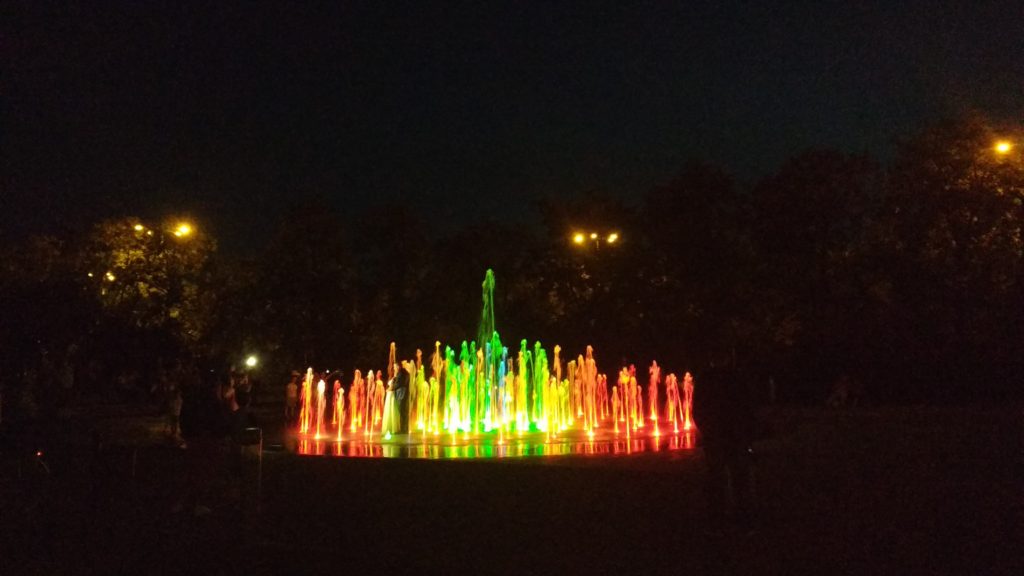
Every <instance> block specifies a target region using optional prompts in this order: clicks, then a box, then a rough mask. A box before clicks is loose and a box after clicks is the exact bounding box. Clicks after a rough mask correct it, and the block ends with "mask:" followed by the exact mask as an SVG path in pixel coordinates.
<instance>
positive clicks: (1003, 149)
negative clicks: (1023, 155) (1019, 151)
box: [995, 140, 1013, 154]
mask: <svg viewBox="0 0 1024 576" xmlns="http://www.w3.org/2000/svg"><path fill="white" fill-rule="evenodd" d="M995 149H996V153H997V154H1009V153H1010V150H1012V149H1013V144H1012V143H1011V142H1010V141H1009V140H1000V141H998V142H996V145H995Z"/></svg>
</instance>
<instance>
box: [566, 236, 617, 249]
mask: <svg viewBox="0 0 1024 576" xmlns="http://www.w3.org/2000/svg"><path fill="white" fill-rule="evenodd" d="M588 240H589V241H590V242H593V244H594V248H595V249H597V248H600V246H601V243H602V242H604V243H605V244H615V243H616V242H618V241H619V240H621V237H620V236H619V233H618V232H609V233H608V234H607V235H604V234H603V233H598V232H576V233H574V234H573V236H572V242H573V244H575V245H577V246H583V245H584V244H586V242H587V241H588Z"/></svg>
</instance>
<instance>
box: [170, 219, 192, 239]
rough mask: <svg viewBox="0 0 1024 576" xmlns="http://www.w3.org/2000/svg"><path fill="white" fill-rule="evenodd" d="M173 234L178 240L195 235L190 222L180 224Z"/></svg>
mask: <svg viewBox="0 0 1024 576" xmlns="http://www.w3.org/2000/svg"><path fill="white" fill-rule="evenodd" d="M173 232H174V236H177V237H178V238H184V237H186V236H189V235H191V233H193V228H191V224H189V223H188V222H178V225H177V227H175V228H174V231H173Z"/></svg>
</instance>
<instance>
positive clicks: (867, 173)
mask: <svg viewBox="0 0 1024 576" xmlns="http://www.w3.org/2000/svg"><path fill="white" fill-rule="evenodd" d="M883 193H884V178H883V172H882V170H881V167H880V166H879V165H878V164H876V163H875V162H873V161H872V160H871V159H870V158H868V157H866V156H857V155H847V154H843V153H841V152H838V151H833V150H812V151H807V152H804V153H803V154H800V155H798V156H796V157H794V158H791V159H790V160H788V161H786V162H785V164H783V166H782V167H781V168H780V169H779V170H778V171H777V172H776V173H775V174H772V175H770V176H768V177H767V178H764V179H762V180H761V181H760V182H759V183H758V184H757V186H755V188H754V194H753V201H754V207H755V208H754V209H755V213H756V224H755V226H754V231H755V243H756V246H757V250H758V255H759V258H758V261H759V284H760V286H761V288H762V294H763V298H762V301H763V302H770V303H771V309H769V310H767V312H768V318H769V324H776V325H777V326H778V328H780V329H781V332H776V333H775V334H774V336H775V337H774V338H773V339H774V340H775V343H776V344H788V346H775V348H774V350H773V353H772V356H773V357H775V358H777V359H778V358H780V357H785V356H786V354H787V352H788V353H789V354H791V355H792V358H791V361H790V362H791V363H792V364H793V365H794V366H800V367H802V369H801V370H799V372H802V375H796V374H794V377H795V378H796V379H797V381H800V380H803V381H804V383H805V384H807V385H808V386H807V388H806V389H805V390H803V393H804V394H807V395H810V396H820V395H823V394H824V393H825V390H823V387H824V386H826V385H828V384H830V383H831V381H833V380H834V379H835V378H837V377H839V376H841V375H843V374H852V375H853V376H855V377H859V378H865V379H868V380H870V381H874V380H875V378H874V376H875V374H873V373H872V368H874V367H875V366H877V365H878V364H879V362H880V358H879V357H878V352H879V350H878V348H877V346H876V345H875V343H876V341H877V338H878V336H879V333H880V332H881V331H882V326H883V325H884V322H885V318H884V316H885V307H886V306H885V304H886V296H887V293H888V291H889V289H888V286H889V284H888V275H887V274H888V270H886V269H885V267H884V263H885V262H884V260H883V259H881V257H882V254H881V253H880V251H879V250H878V248H879V244H878V242H879V240H880V238H881V235H882V234H881V232H882V226H881V225H880V217H881V202H882V200H883ZM767 328H768V329H769V330H773V327H771V326H768V327H767ZM787 348H788V350H787Z"/></svg>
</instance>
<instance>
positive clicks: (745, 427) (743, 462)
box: [693, 361, 755, 532]
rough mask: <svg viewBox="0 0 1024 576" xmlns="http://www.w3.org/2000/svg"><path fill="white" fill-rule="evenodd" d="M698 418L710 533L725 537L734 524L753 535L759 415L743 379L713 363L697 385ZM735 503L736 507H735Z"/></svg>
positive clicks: (695, 412) (726, 366) (723, 365)
mask: <svg viewBox="0 0 1024 576" xmlns="http://www.w3.org/2000/svg"><path fill="white" fill-rule="evenodd" d="M693 390H694V401H693V416H694V419H695V420H696V424H697V427H698V429H699V430H700V435H701V436H700V437H701V443H702V445H703V449H704V460H705V463H706V465H707V483H706V490H707V504H708V516H709V518H708V520H709V526H710V529H711V530H713V531H715V532H720V531H721V530H722V529H724V528H726V527H727V523H728V521H730V520H731V521H732V523H733V525H734V527H735V528H738V529H740V530H745V531H749V530H750V522H751V511H752V510H751V507H752V504H753V503H752V501H751V500H752V495H751V489H752V479H753V461H752V456H753V452H752V451H751V448H750V445H751V442H752V441H753V439H754V429H755V426H754V410H753V401H752V396H751V393H750V389H749V387H748V386H747V383H746V381H745V380H744V377H743V374H742V373H741V372H740V371H738V370H737V369H736V368H734V367H733V366H731V365H729V364H727V363H726V362H721V361H713V362H712V363H711V365H710V366H709V368H708V369H707V370H706V371H705V372H704V373H703V374H700V378H699V379H697V381H696V382H695V383H694V387H693ZM730 502H731V506H730Z"/></svg>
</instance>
